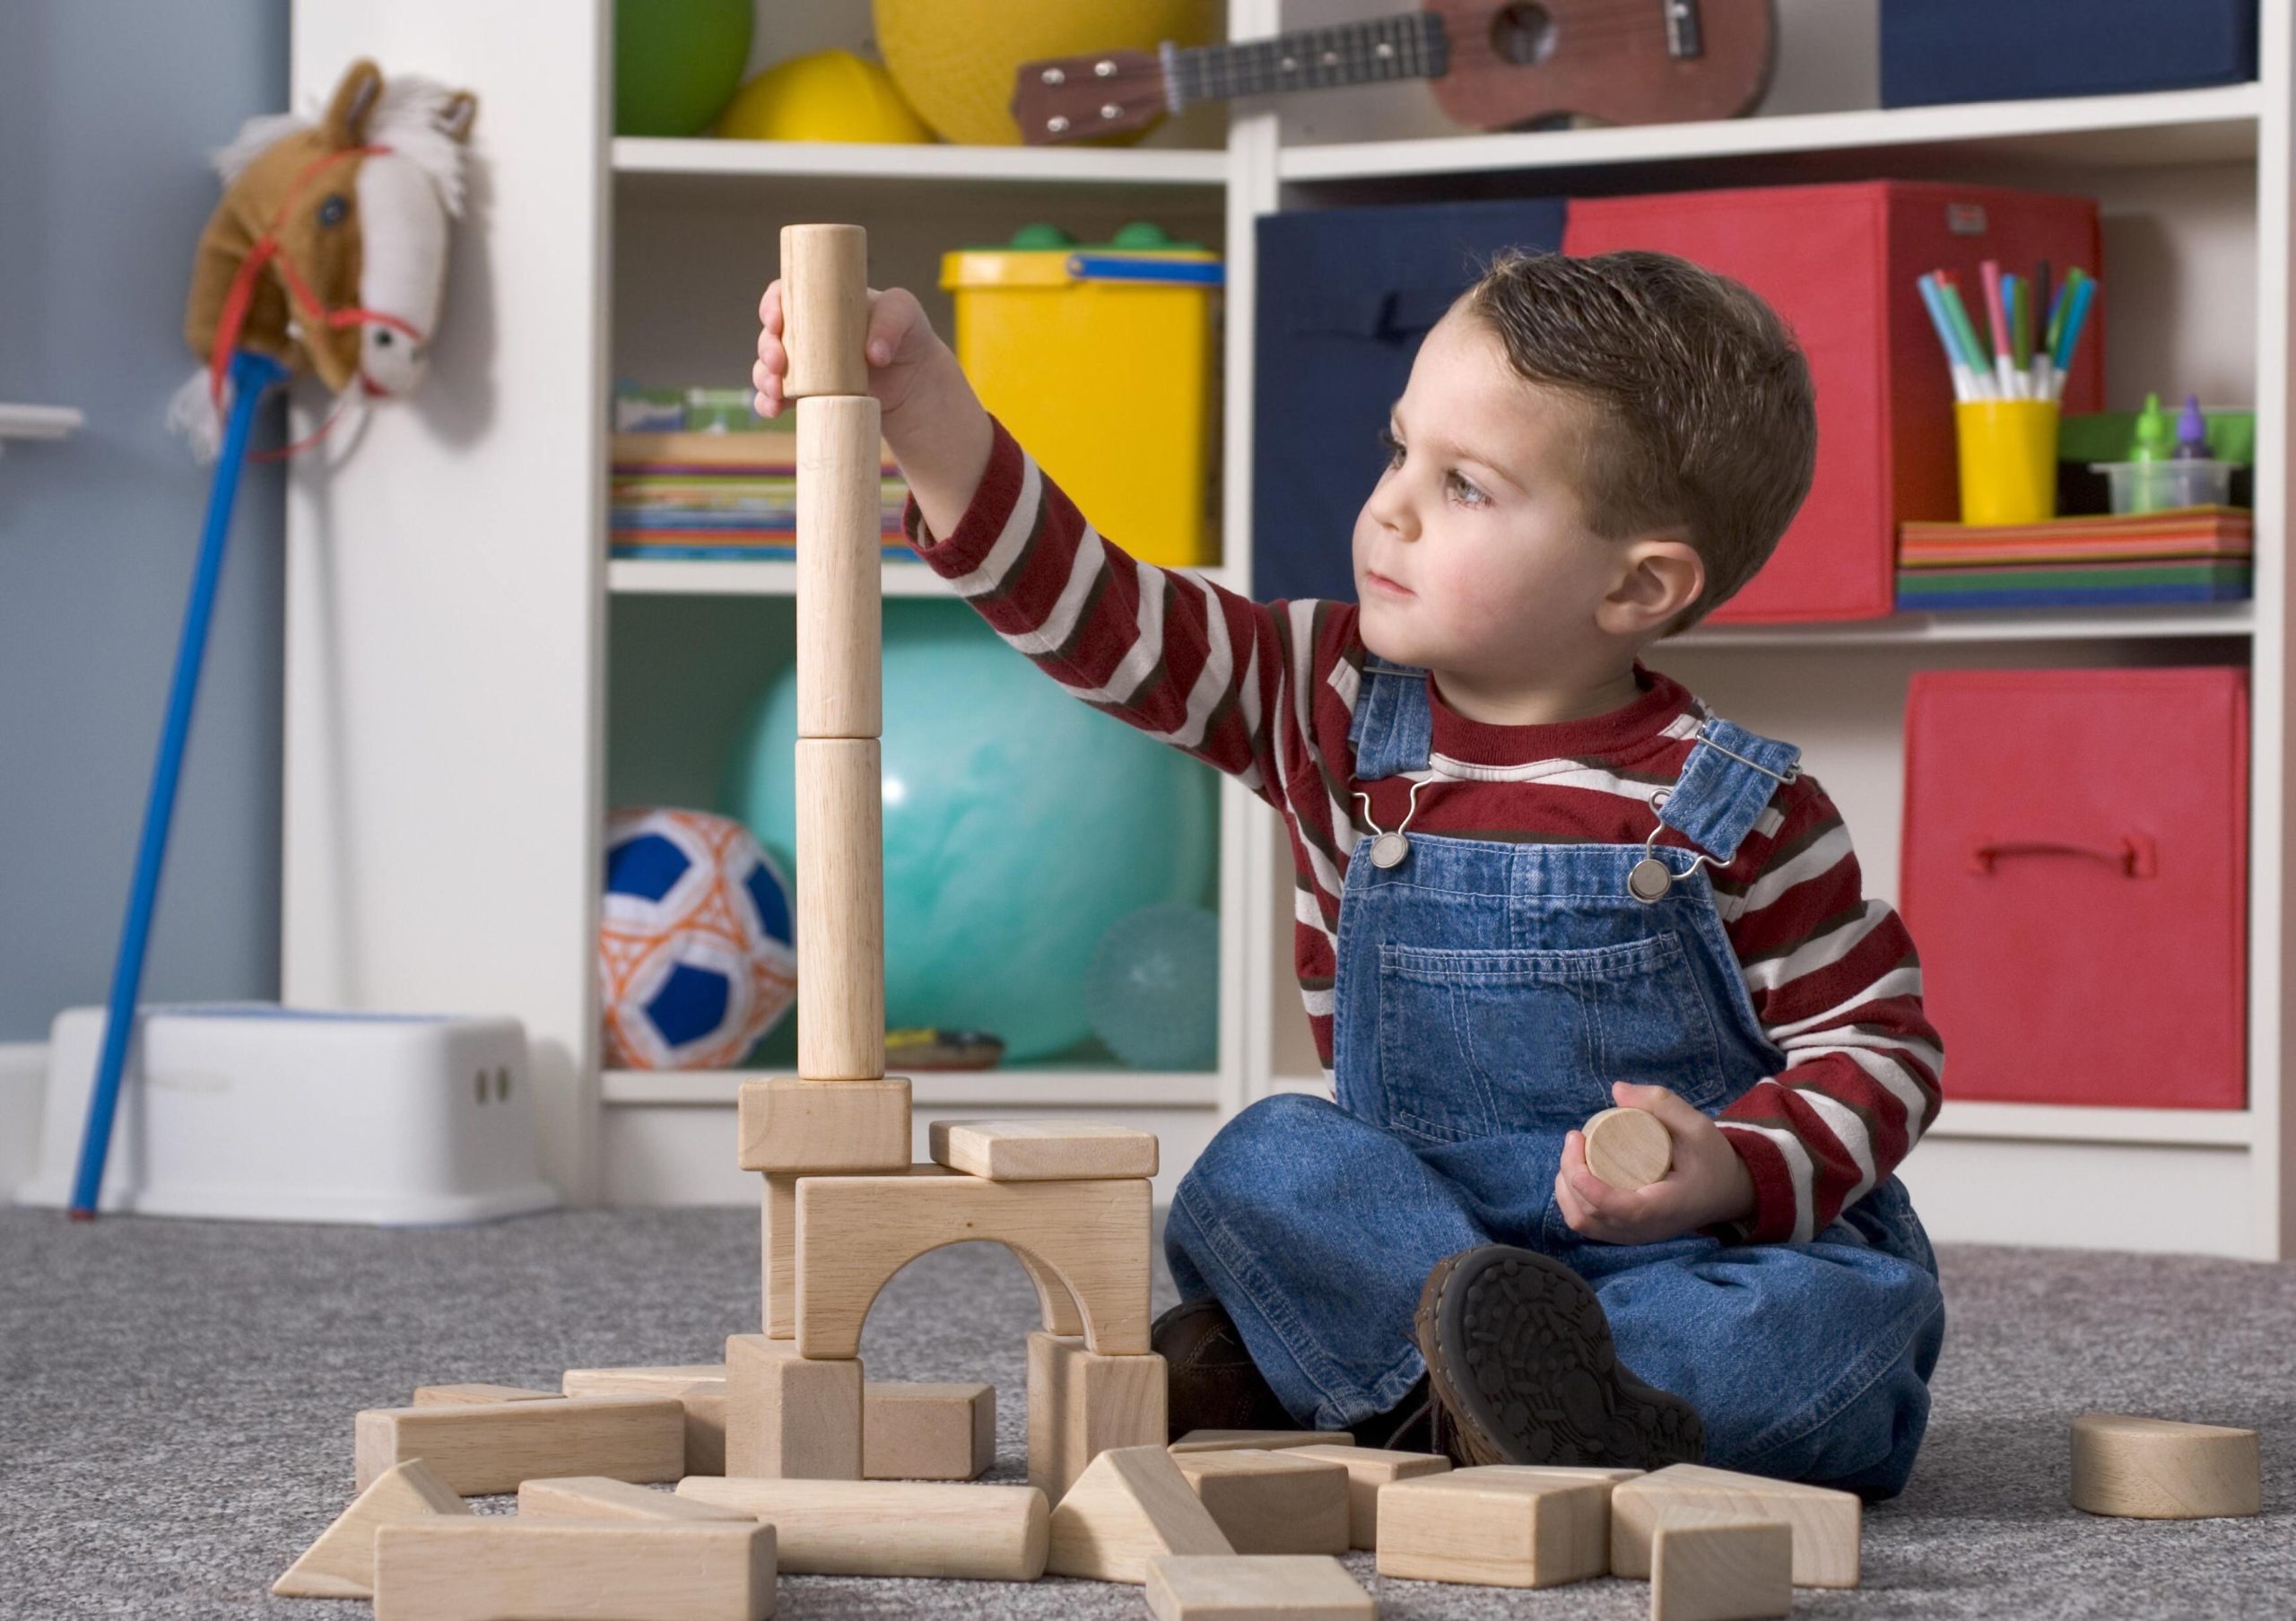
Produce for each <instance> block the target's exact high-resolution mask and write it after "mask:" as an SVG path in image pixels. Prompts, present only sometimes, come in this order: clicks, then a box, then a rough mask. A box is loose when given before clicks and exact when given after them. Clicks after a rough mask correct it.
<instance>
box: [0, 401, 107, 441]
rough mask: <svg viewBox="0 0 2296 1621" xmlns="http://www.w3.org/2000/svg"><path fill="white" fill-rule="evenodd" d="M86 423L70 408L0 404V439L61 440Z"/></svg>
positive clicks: (67, 406)
mask: <svg viewBox="0 0 2296 1621" xmlns="http://www.w3.org/2000/svg"><path fill="white" fill-rule="evenodd" d="M87 420H88V419H87V417H86V415H85V414H83V413H82V412H81V411H79V410H77V409H76V408H74V406H71V405H5V404H0V439H62V438H64V437H65V435H66V434H69V433H70V432H71V431H73V430H74V429H75V428H77V427H79V426H80V425H81V424H82V423H85V422H86V421H87Z"/></svg>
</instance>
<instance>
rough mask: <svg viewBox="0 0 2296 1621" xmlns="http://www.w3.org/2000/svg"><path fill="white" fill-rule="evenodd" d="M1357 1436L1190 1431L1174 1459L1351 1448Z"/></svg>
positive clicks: (1339, 1432)
mask: <svg viewBox="0 0 2296 1621" xmlns="http://www.w3.org/2000/svg"><path fill="white" fill-rule="evenodd" d="M1354 1441H1355V1437H1354V1436H1352V1435H1351V1434H1348V1433H1347V1432H1346V1431H1345V1430H1190V1431H1189V1432H1188V1433H1187V1434H1185V1435H1183V1436H1181V1437H1180V1438H1179V1439H1178V1441H1175V1442H1172V1446H1171V1452H1172V1456H1173V1457H1175V1458H1178V1456H1180V1454H1182V1453H1183V1452H1228V1451H1237V1450H1239V1449H1243V1450H1246V1451H1254V1452H1276V1451H1283V1449H1284V1448H1286V1447H1295V1446H1350V1445H1352V1444H1353V1443H1354Z"/></svg>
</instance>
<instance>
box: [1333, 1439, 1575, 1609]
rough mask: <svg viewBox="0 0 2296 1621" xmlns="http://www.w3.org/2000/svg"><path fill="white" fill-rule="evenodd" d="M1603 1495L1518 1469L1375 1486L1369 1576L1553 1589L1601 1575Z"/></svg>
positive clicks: (1465, 1472) (1464, 1472)
mask: <svg viewBox="0 0 2296 1621" xmlns="http://www.w3.org/2000/svg"><path fill="white" fill-rule="evenodd" d="M1608 1496H1609V1488H1608V1487H1606V1486H1604V1485H1603V1484H1602V1483H1601V1482H1600V1481H1593V1480H1558V1479H1553V1478H1551V1477H1541V1476H1539V1475H1537V1474H1536V1473H1535V1472H1534V1471H1532V1470H1527V1469H1509V1470H1506V1471H1504V1472H1503V1473H1502V1472H1500V1471H1496V1470H1492V1469H1479V1468H1478V1469H1455V1470H1453V1471H1452V1472H1451V1473H1449V1474H1448V1475H1428V1476H1423V1477H1421V1478H1419V1479H1417V1480H1399V1481H1396V1483H1395V1484H1394V1485H1392V1486H1381V1487H1380V1488H1379V1547H1378V1572H1379V1574H1381V1575H1382V1576H1402V1577H1405V1578H1409V1579H1413V1580H1416V1581H1421V1582H1465V1583H1469V1584H1471V1585H1475V1586H1481V1587H1557V1586H1560V1585H1561V1584H1562V1583H1563V1582H1584V1581H1586V1580H1587V1578H1589V1577H1591V1576H1600V1575H1603V1574H1605V1573H1607V1572H1608V1571H1609V1569H1610V1557H1609V1555H1610V1550H1609V1548H1608V1547H1606V1546H1605V1543H1606V1540H1607V1539H1606V1538H1605V1521H1606V1520H1607V1519H1608V1518H1609V1513H1608V1501H1607V1500H1608Z"/></svg>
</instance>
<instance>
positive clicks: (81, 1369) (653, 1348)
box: [0, 1210, 2296, 1621]
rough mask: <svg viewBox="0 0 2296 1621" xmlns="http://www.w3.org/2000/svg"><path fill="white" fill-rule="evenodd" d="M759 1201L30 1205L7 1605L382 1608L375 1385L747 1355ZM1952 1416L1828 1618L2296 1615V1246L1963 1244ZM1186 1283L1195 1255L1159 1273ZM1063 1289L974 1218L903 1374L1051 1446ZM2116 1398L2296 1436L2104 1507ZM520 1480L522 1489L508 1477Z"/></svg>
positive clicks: (1814, 1612) (931, 1273) (1573, 1603)
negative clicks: (348, 1553)
mask: <svg viewBox="0 0 2296 1621" xmlns="http://www.w3.org/2000/svg"><path fill="white" fill-rule="evenodd" d="M757 1242H758V1241H757V1219H756V1217H755V1216H753V1215H752V1214H749V1213H747V1212H743V1211H733V1210H709V1211H662V1212H655V1211H648V1212H633V1211H622V1212H585V1213H579V1214H572V1215H557V1216H536V1217H532V1218H529V1219H526V1220H522V1221H514V1222H508V1223H503V1224H497V1225H493V1226H488V1227H481V1228H464V1229H454V1230H445V1231H431V1232H403V1233H375V1232H369V1231H362V1230H343V1229H328V1228H317V1227H280V1226H250V1225H242V1224H223V1223H203V1222H162V1221H144V1220H133V1219H126V1218H117V1217H115V1218H107V1219H106V1220H104V1221H102V1222H100V1223H98V1224H95V1225H93V1226H86V1227H74V1226H70V1225H67V1224H65V1222H63V1221H62V1220H61V1219H60V1218H59V1217H57V1216H53V1215H50V1214H48V1213H44V1212H27V1211H9V1212H0V1616H5V1617H41V1618H43V1621H48V1618H60V1617H81V1616H106V1617H130V1616H133V1617H185V1616H197V1617H208V1616H243V1615H248V1614H254V1613H257V1612H260V1613H263V1614H265V1615H277V1616H281V1617H290V1616H296V1615H300V1616H303V1617H330V1616H332V1617H344V1616H348V1617H354V1618H355V1617H363V1616H365V1615H367V1614H369V1613H370V1611H369V1609H368V1607H366V1606H365V1605H363V1604H357V1603H352V1602H346V1601H343V1600H332V1601H329V1600H310V1599H271V1598H268V1597H267V1596H266V1595H265V1589H266V1588H267V1587H268V1586H269V1584H270V1582H271V1581H272V1579H273V1578H274V1576H276V1575H277V1574H278V1573H279V1572H280V1571H282V1570H283V1569H284V1568H285V1567H286V1566H287V1564H289V1563H290V1562H291V1561H292V1560H293V1558H294V1557H295V1556H296V1555H297V1554H298V1553H299V1552H300V1551H301V1549H302V1548H303V1547H304V1546H305V1545H306V1544H307V1543H309V1540H310V1539H311V1538H313V1537H314V1536H316V1535H317V1533H318V1532H319V1531H320V1530H321V1529H323V1528H324V1527H325V1526H326V1523H327V1522H328V1521H329V1520H330V1519H332V1518H333V1517H334V1515H335V1513H336V1512H338V1511H339V1510H340V1509H341V1507H342V1506H343V1503H344V1502H345V1501H346V1499H347V1498H348V1496H349V1494H350V1486H351V1430H352V1413H353V1412H354V1411H355V1410H356V1409H358V1408H360V1407H375V1406H387V1405H396V1404H398V1403H401V1402H404V1400H406V1399H407V1395H408V1392H409V1391H410V1390H412V1388H413V1386H415V1385H416V1384H419V1383H431V1382H448V1381H495V1382H503V1383H513V1384H532V1385H554V1384H555V1383H556V1381H557V1378H558V1374H559V1373H560V1371H561V1369H564V1368H569V1367H585V1366H603V1365H611V1364H633V1363H683V1362H703V1361H714V1360H716V1359H717V1357H718V1355H719V1353H720V1348H721V1346H722V1341H723V1337H724V1336H725V1335H726V1333H728V1332H733V1331H740V1330H743V1329H745V1328H747V1327H749V1326H750V1325H752V1324H754V1323H755V1322H756V1321H757V1319H758V1273H757ZM1944 1276H1945V1288H1946V1295H1947V1301H1948V1311H1949V1312H1950V1314H1951V1315H1950V1327H1949V1329H1948V1333H1947V1338H1946V1346H1945V1353H1944V1361H1943V1363H1942V1364H1941V1365H1940V1366H1939V1369H1938V1372H1937V1377H1936V1382H1935V1393H1936V1405H1935V1414H1934V1416H1933V1419H1932V1423H1931V1426H1930V1432H1929V1441H1928V1445H1927V1449H1926V1451H1925V1452H1924V1453H1923V1456H1922V1460H1921V1463H1920V1466H1919V1467H1918V1469H1917V1470H1916V1472H1915V1475H1914V1479H1913V1484H1912V1486H1911V1488H1910V1489H1909V1491H1908V1492H1907V1493H1906V1495H1904V1496H1902V1497H1900V1498H1899V1499H1898V1500H1896V1501H1895V1502H1893V1503H1887V1504H1883V1505H1879V1506H1877V1507H1875V1508H1874V1509H1873V1510H1872V1511H1871V1512H1869V1513H1868V1515H1867V1519H1866V1529H1865V1583H1864V1585H1863V1586H1862V1587H1861V1588H1859V1589H1858V1590H1855V1591H1848V1592H1822V1591H1816V1590H1804V1591H1802V1592H1801V1593H1799V1594H1798V1595H1797V1601H1796V1606H1795V1613H1796V1615H1797V1616H1804V1615H1806V1616H1811V1617H1821V1616H1858V1617H1868V1616H1918V1617H1961V1616H2014V1617H2074V1616H2083V1617H2086V1616H2096V1617H2235V1616H2242V1617H2246V1616H2256V1617H2264V1616H2274V1617H2286V1616H2289V1615H2291V1614H2296V1536H2292V1527H2296V1521H2292V1514H2291V1499H2292V1493H2291V1486H2292V1482H2291V1473H2292V1469H2291V1443H2292V1437H2296V1268H2290V1267H2267V1266H2257V1265H2250V1264H2246V1263H2240V1262H2231V1261H2217V1260H2202V1259H2187V1258H2168V1257H2153V1256H2131V1255H2108V1254H2074V1253H2066V1252H2058V1251H2035V1250H2007V1249H1979V1248H1968V1247H1962V1248H1952V1249H1949V1250H1947V1251H1945V1252H1944ZM1169 1296H1170V1285H1169V1284H1165V1283H1162V1281H1161V1279H1160V1304H1161V1302H1162V1300H1163V1299H1168V1298H1169ZM1032 1305H1033V1299H1032V1296H1031V1294H1030V1292H1029V1289H1028V1285H1027V1282H1026V1280H1025V1278H1024V1277H1023V1275H1022V1271H1021V1269H1020V1266H1019V1264H1018V1263H1017V1262H1016V1261H1014V1260H1013V1259H1012V1258H1011V1257H1010V1256H1009V1255H1007V1254H1005V1252H1003V1251H999V1250H994V1249H989V1248H986V1247H983V1246H980V1245H970V1244H969V1245H962V1246H959V1247H957V1248H953V1249H950V1250H944V1251H938V1252H937V1253H935V1254H933V1255H929V1256H926V1257H925V1258H924V1259H920V1260H918V1262H916V1263H915V1264H914V1265H913V1266H912V1267H910V1268H909V1269H908V1270H907V1271H905V1272H903V1273H902V1274H901V1275H900V1277H897V1278H896V1279H894V1281H893V1283H892V1284H891V1286H890V1287H889V1288H888V1289H887V1291H886V1293H885V1294H884V1296H883V1300H882V1301H881V1302H880V1303H879V1306H878V1309H877V1311H876V1312H875V1314H874V1316H872V1318H871V1319H870V1323H869V1331H868V1336H867V1338H866V1339H865V1343H864V1346H863V1351H864V1355H865V1356H866V1357H867V1359H868V1363H869V1372H870V1373H871V1375H872V1376H873V1377H877V1378H885V1379H908V1380H970V1379H989V1380H994V1381H996V1386H997V1390H998V1394H999V1397H1000V1410H999V1413H998V1430H999V1452H1000V1460H999V1464H998V1468H997V1471H996V1478H1007V1479H1009V1478H1015V1477H1019V1476H1020V1474H1021V1473H1022V1468H1021V1454H1022V1437H1023V1435H1024V1434H1025V1431H1024V1428H1023V1423H1024V1420H1023V1414H1022V1334H1023V1331H1024V1330H1025V1329H1027V1328H1028V1327H1029V1326H1031V1308H1032ZM2090 1407H2102V1408H2109V1409H2115V1410H2121V1411H2128V1412H2138V1413H2152V1414H2158V1415H2161V1416H2170V1417H2180V1418H2196V1419H2205V1420H2209V1421H2212V1422H2218V1423H2224V1424H2236V1425H2248V1426H2251V1427H2254V1428H2256V1429H2257V1430H2259V1431H2261V1432H2262V1434H2263V1439H2264V1458H2265V1482H2264V1498H2265V1512H2264V1513H2263V1514H2262V1515H2261V1516H2260V1517H2257V1518H2255V1519H2250V1520H2216V1521H2187V1522H2158V1523H2151V1522H2140V1521H2112V1520H2095V1519H2091V1518H2089V1517H2088V1516H2086V1515H2083V1514H2081V1513H2079V1512H2076V1511H2074V1510H2073V1509H2072V1508H2070V1507H2068V1506H2067V1505H2066V1421H2067V1419H2068V1418H2069V1417H2070V1416H2072V1415H2073V1414H2074V1413H2076V1412H2079V1411H2082V1410H2083V1409H2084V1408H2090ZM480 1506H481V1507H482V1508H488V1507H491V1508H494V1509H496V1510H498V1511H499V1510H500V1509H502V1508H505V1507H507V1506H508V1500H507V1499H494V1500H486V1501H483V1502H482V1503H481V1505H480ZM1349 1564H1350V1565H1351V1567H1352V1568H1353V1569H1354V1570H1355V1571H1356V1573H1357V1574H1358V1575H1359V1576H1360V1577H1361V1578H1362V1579H1363V1580H1364V1581H1365V1582H1366V1583H1367V1584H1369V1585H1370V1586H1371V1588H1372V1589H1373V1590H1374V1591H1375V1592H1376V1593H1377V1595H1378V1599H1379V1606H1380V1613H1381V1614H1382V1615H1383V1616H1386V1617H1500V1616H1507V1617H1516V1616H1524V1617H1555V1618H1557V1621H1561V1618H1563V1617H1616V1618H1617V1621H1626V1618H1628V1617H1640V1616H1643V1615H1646V1614H1647V1613H1648V1604H1649V1596H1648V1595H1649V1590H1648V1588H1647V1587H1646V1586H1644V1585H1643V1584H1641V1583H1639V1582H1623V1581H1603V1582H1589V1583H1585V1584H1582V1585H1580V1586H1577V1587H1569V1588H1558V1589H1551V1590H1545V1591H1542V1592H1538V1593H1518V1592H1509V1591H1506V1590H1500V1589H1488V1588H1469V1587H1446V1586H1436V1585H1431V1584H1428V1583H1422V1582H1382V1581H1379V1580H1378V1578H1377V1577H1376V1576H1374V1575H1373V1574H1372V1573H1371V1570H1370V1556H1368V1555H1356V1556H1352V1557H1351V1558H1350V1560H1349ZM781 1593H782V1599H781V1607H780V1614H781V1615H783V1616H786V1617H808V1616H835V1617H912V1616H966V1617H990V1616H1024V1617H1100V1616H1124V1617H1140V1616H1144V1615H1146V1614H1147V1608H1146V1606H1145V1605H1144V1603H1143V1602H1142V1599H1141V1594H1140V1590H1138V1589H1137V1588H1128V1587H1109V1586H1100V1585H1098V1584H1094V1583H1083V1582H1066V1581H1059V1580H1048V1581H1045V1582H1039V1583H1036V1584H1034V1585H1032V1586H1022V1585H1007V1584H987V1583H970V1582H915V1581H862V1580H853V1579H844V1580H840V1579H835V1578H828V1577H804V1576H797V1577H788V1578H785V1580H784V1582H783V1584H782V1589H781Z"/></svg>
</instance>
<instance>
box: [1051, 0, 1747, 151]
mask: <svg viewBox="0 0 2296 1621" xmlns="http://www.w3.org/2000/svg"><path fill="white" fill-rule="evenodd" d="M1776 39H1777V17H1776V12H1775V4H1774V0H1545V3H1544V4H1537V5H1530V4H1502V3H1501V0H1424V3H1423V4H1422V5H1421V7H1420V9H1419V10H1417V11H1415V12H1405V13H1400V14H1398V15H1395V16H1390V17H1378V18H1374V19H1372V20H1370V21H1369V22H1344V23H1339V24H1336V25H1335V26H1332V27H1328V28H1308V29H1300V30H1297V31H1294V32H1291V33H1288V34H1277V35H1274V37H1272V38H1269V39H1253V40H1249V41H1247V42H1245V43H1243V44H1239V45H1207V46H1202V47H1197V48H1182V47H1179V46H1176V45H1172V44H1169V43H1167V44H1166V45H1164V46H1162V47H1161V48H1160V49H1158V50H1157V51H1156V52H1154V53H1153V54H1151V53H1150V52H1147V51H1139V50H1120V51H1107V52H1103V53H1101V54H1100V55H1098V56H1090V57H1046V58H1043V59H1041V60H1039V61H1034V62H1024V63H1022V65H1021V66H1020V68H1019V71H1018V72H1017V74H1015V75H1014V83H1013V121H1014V122H1015V123H1017V124H1018V125H1019V126H1021V138H1022V140H1023V141H1025V142H1027V143H1028V144H1030V145H1031V146H1048V145H1057V144H1061V143H1064V142H1068V141H1083V140H1089V139H1091V137H1093V136H1095V135H1113V134H1116V133H1118V132H1119V131H1129V130H1136V129H1145V128H1147V127H1148V126H1150V125H1152V124H1153V123H1155V122H1156V121H1157V120H1158V119H1160V118H1163V117H1164V116H1165V115H1166V114H1168V113H1176V112H1178V111H1179V110H1180V109H1182V108H1184V107H1187V106H1188V105H1189V104H1190V103H1192V102H1196V101H1215V100H1225V99H1226V98H1228V97H1230V96H1257V95H1266V94H1270V93H1273V92H1284V91H1295V90H1328V89H1333V88H1335V87H1337V86H1341V85H1348V84H1376V83H1384V82H1385V81H1387V80H1391V79H1427V80H1430V81H1431V82H1432V84H1433V89H1434V92H1435V100H1437V101H1438V102H1439V103H1440V104H1441V106H1442V109H1443V110H1444V112H1446V113H1447V114H1448V115H1449V116H1450V117H1451V118H1456V119H1457V120H1458V121H1459V122H1460V123H1462V124H1465V125H1468V126H1472V127H1474V128H1476V129H1520V128H1524V127H1526V126H1533V125H1538V124H1547V123H1553V122H1556V121H1559V120H1561V119H1562V118H1568V117H1570V116H1572V115H1578V116H1583V117H1587V118H1600V119H1602V120H1603V121H1605V123H1611V124H1673V123H1683V122H1686V121H1689V120H1692V119H1698V118H1735V117H1737V116H1738V115H1739V114H1741V113H1744V112H1746V111H1748V110H1749V109H1752V107H1753V106H1754V105H1755V104H1756V103H1757V102H1759V101H1760V100H1761V97H1762V92H1764V91H1765V90H1767V89H1768V88H1769V86H1770V66H1771V64H1772V61H1773V59H1774V57H1775V55H1776V50H1775V46H1776Z"/></svg>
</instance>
